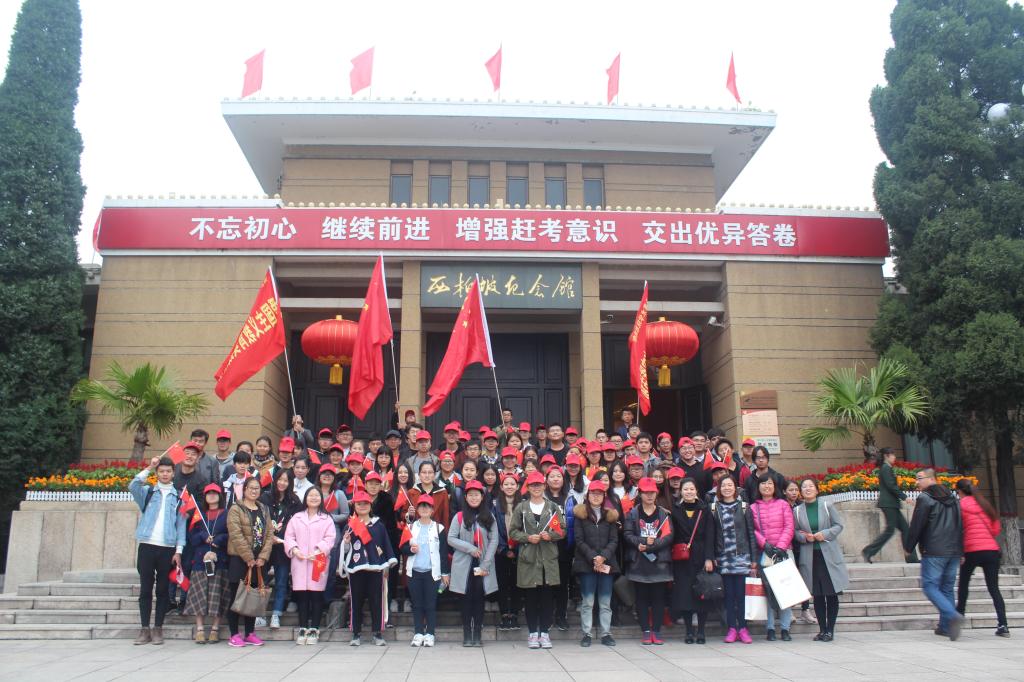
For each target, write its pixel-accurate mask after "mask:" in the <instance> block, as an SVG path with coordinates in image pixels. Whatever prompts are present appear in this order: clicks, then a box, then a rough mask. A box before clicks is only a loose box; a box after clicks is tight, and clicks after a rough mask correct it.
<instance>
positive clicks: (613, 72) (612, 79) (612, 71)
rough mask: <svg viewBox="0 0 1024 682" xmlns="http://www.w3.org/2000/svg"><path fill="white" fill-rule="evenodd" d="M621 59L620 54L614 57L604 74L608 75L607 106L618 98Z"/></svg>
mask: <svg viewBox="0 0 1024 682" xmlns="http://www.w3.org/2000/svg"><path fill="white" fill-rule="evenodd" d="M621 59H622V53H621V52H620V53H618V54H617V55H615V59H613V60H612V65H611V66H609V67H608V68H607V69H606V70H605V73H607V74H608V104H611V103H612V101H613V100H614V99H615V98H616V97H618V96H619V62H620V60H621Z"/></svg>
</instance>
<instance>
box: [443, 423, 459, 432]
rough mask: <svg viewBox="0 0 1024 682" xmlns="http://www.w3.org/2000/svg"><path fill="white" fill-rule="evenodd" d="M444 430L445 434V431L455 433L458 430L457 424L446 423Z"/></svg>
mask: <svg viewBox="0 0 1024 682" xmlns="http://www.w3.org/2000/svg"><path fill="white" fill-rule="evenodd" d="M444 430H445V431H446V432H447V431H456V432H458V431H459V430H460V429H459V425H458V424H457V423H455V422H448V423H447V424H445V425H444Z"/></svg>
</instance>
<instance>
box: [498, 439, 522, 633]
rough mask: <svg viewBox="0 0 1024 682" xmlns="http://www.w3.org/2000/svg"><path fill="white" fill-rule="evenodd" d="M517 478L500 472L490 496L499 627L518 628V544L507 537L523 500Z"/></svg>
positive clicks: (508, 473)
mask: <svg viewBox="0 0 1024 682" xmlns="http://www.w3.org/2000/svg"><path fill="white" fill-rule="evenodd" d="M507 450H508V448H506V451H507ZM519 480H520V476H519V474H517V473H515V472H504V471H503V472H502V473H501V477H500V484H499V489H498V493H497V494H496V495H494V496H493V497H492V498H491V501H492V505H493V513H494V518H495V520H496V521H497V528H498V550H497V552H495V555H494V565H495V568H496V569H497V572H498V610H499V611H500V612H501V622H500V623H499V624H498V629H499V630H518V629H519V602H520V594H519V587H518V586H517V585H516V557H517V555H518V545H517V543H516V542H515V541H514V540H510V539H509V536H508V530H509V528H511V527H512V514H513V512H514V511H515V509H516V507H518V506H519V503H520V502H522V501H523V499H522V497H521V496H520V494H519Z"/></svg>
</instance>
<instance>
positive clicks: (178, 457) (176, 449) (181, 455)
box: [166, 441, 185, 464]
mask: <svg viewBox="0 0 1024 682" xmlns="http://www.w3.org/2000/svg"><path fill="white" fill-rule="evenodd" d="M166 454H167V456H168V457H170V458H171V461H172V462H174V463H175V464H181V462H182V460H184V459H185V448H183V447H181V443H179V442H178V441H175V442H174V445H172V446H171V447H169V448H167V453H166Z"/></svg>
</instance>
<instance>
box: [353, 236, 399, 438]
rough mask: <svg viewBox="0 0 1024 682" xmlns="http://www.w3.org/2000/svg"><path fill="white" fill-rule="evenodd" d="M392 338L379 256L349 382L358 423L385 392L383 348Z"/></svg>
mask: <svg viewBox="0 0 1024 682" xmlns="http://www.w3.org/2000/svg"><path fill="white" fill-rule="evenodd" d="M394 335H395V331H394V329H393V328H392V326H391V311H390V310H388V293H387V285H386V282H385V280H384V256H380V257H378V258H377V264H376V265H374V266H373V274H372V275H371V276H370V286H369V287H368V288H367V290H366V298H365V299H364V301H363V310H362V312H360V313H359V328H358V330H357V334H356V343H355V348H354V349H353V351H352V369H351V370H350V374H349V381H348V409H349V410H351V412H352V414H354V415H355V416H356V417H357V418H359V419H365V418H366V413H367V411H368V410H369V409H370V406H371V405H373V401H374V400H376V399H377V396H379V395H380V392H381V390H382V389H383V388H384V344H386V343H388V342H389V341H391V339H392V338H393V337H394Z"/></svg>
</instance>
